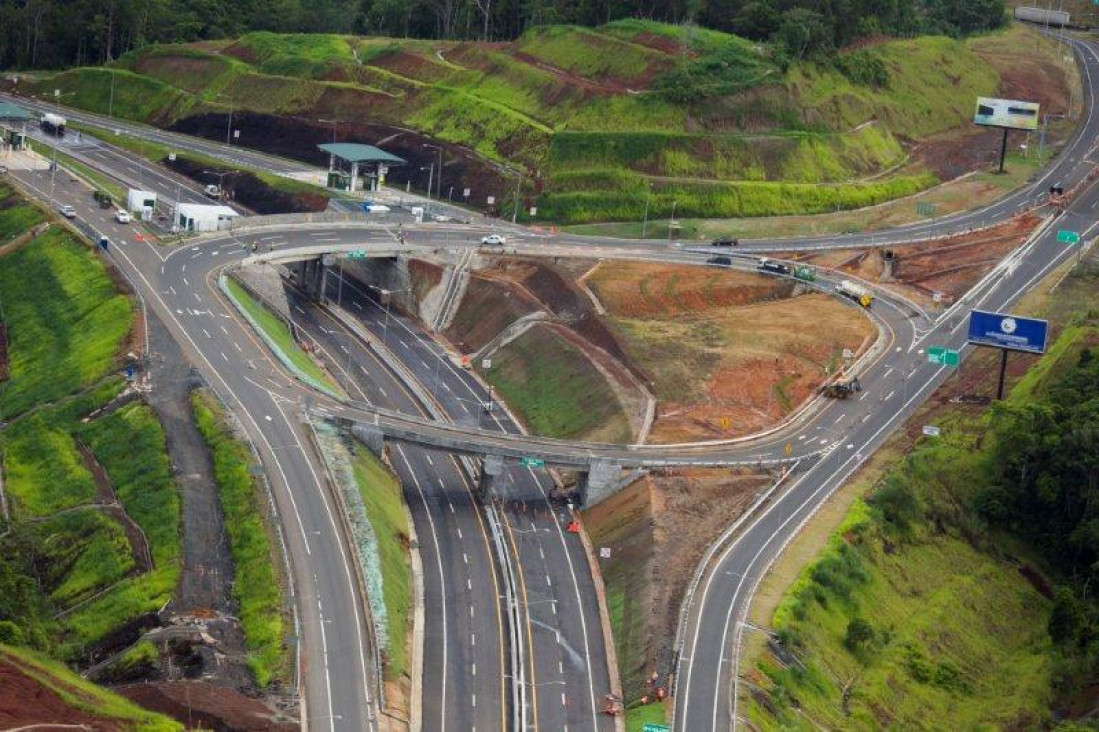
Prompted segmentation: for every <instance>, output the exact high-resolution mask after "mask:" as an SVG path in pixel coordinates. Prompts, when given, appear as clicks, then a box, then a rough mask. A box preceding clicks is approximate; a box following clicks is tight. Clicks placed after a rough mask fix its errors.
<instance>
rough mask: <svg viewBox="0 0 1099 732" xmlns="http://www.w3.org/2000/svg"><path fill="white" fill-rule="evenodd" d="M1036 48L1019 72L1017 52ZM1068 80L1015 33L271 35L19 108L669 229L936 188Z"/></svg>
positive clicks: (168, 56)
mask: <svg viewBox="0 0 1099 732" xmlns="http://www.w3.org/2000/svg"><path fill="white" fill-rule="evenodd" d="M1023 44H1025V45H1026V48H1027V49H1028V53H1027V54H1025V58H1020V55H1019V54H1004V53H1001V51H1002V50H1003V48H1005V47H1007V48H1018V47H1019V46H1020V45H1023ZM1073 81H1074V80H1073V78H1072V72H1071V69H1069V68H1068V67H1067V66H1066V64H1065V62H1064V60H1063V58H1062V57H1061V55H1060V54H1059V53H1058V52H1057V50H1056V47H1055V46H1054V45H1051V44H1049V43H1048V42H1047V41H1045V40H1042V39H1040V38H1039V37H1038V36H1037V34H1035V33H1033V32H1032V31H1030V30H1027V29H1023V28H1021V27H1016V28H1011V29H1009V30H1006V31H1003V32H999V33H996V34H993V35H989V36H984V37H978V38H973V39H969V40H965V41H959V40H954V39H949V38H943V37H924V38H916V39H905V40H882V41H881V42H876V43H867V44H864V45H863V46H862V47H860V48H858V49H852V50H847V51H844V52H843V53H841V54H840V56H839V57H838V58H837V60H835V61H829V62H822V63H816V64H811V63H808V62H798V63H794V64H792V65H791V64H790V63H789V62H788V61H787V60H785V59H783V58H782V57H781V56H779V55H776V53H775V52H774V51H773V49H772V48H770V47H769V46H767V45H766V44H755V43H751V42H749V41H746V40H744V39H741V38H738V37H736V36H732V35H728V34H724V33H720V32H716V31H709V30H705V29H699V28H684V27H681V26H671V25H665V24H660V23H652V22H643V21H633V20H630V21H617V22H614V23H610V24H608V25H605V26H602V27H599V28H596V29H588V28H579V27H572V26H550V27H543V28H537V29H533V30H531V31H529V32H527V33H526V34H524V35H523V36H522V37H520V38H519V39H517V40H515V41H513V42H509V43H476V42H460V41H430V40H410V39H390V38H360V37H352V36H335V35H276V34H272V33H266V32H257V33H251V34H248V35H245V36H243V37H241V38H238V39H235V40H231V41H220V42H204V43H197V44H188V45H162V46H151V47H148V48H145V49H142V50H139V51H135V52H132V53H130V54H127V55H126V56H123V57H122V58H121V59H120V60H119V61H117V62H116V63H115V64H114V66H113V68H110V69H107V68H78V69H73V70H70V71H67V72H64V73H61V74H58V75H53V76H49V77H47V76H43V75H38V76H37V77H33V78H31V79H30V80H29V83H24V84H23V86H22V87H21V91H30V92H32V93H35V92H36V93H46V94H52V92H53V89H55V88H60V89H61V90H62V91H63V92H66V93H70V92H71V93H72V96H70V97H69V99H68V101H69V102H70V103H72V104H74V105H77V106H81V107H84V108H87V109H90V110H94V111H99V112H107V111H108V106H109V105H111V102H110V100H111V98H112V92H111V87H112V85H113V87H114V91H113V113H114V114H117V115H120V116H124V117H129V118H131V119H137V120H141V121H145V122H151V123H153V124H157V125H161V126H165V127H172V128H175V129H178V130H182V131H186V132H192V133H196V134H200V135H205V136H208V137H211V138H213V139H224V136H225V131H226V125H227V122H228V116H227V115H228V112H229V110H230V108H231V109H232V110H233V128H234V129H239V130H240V137H239V138H238V139H239V144H242V145H247V146H250V147H256V148H260V149H264V150H269V151H272V152H277V153H281V154H285V155H290V156H293V157H297V158H301V159H306V160H312V161H314V162H317V163H323V162H324V160H323V159H322V157H321V156H320V154H319V153H318V152H317V150H316V149H315V146H316V144H317V143H320V142H327V141H330V140H331V139H332V137H333V127H335V135H336V137H337V138H339V139H347V140H360V141H364V142H370V143H378V144H381V145H383V146H384V147H385V148H386V149H388V150H390V151H392V152H394V153H396V154H398V155H401V156H402V157H404V158H406V159H407V160H409V161H410V164H409V165H407V166H404V167H401V168H395V169H393V170H391V172H390V175H389V180H388V182H389V183H390V184H391V185H395V186H402V187H403V186H404V185H405V183H406V182H411V184H412V185H413V186H415V187H419V188H424V187H426V184H427V178H428V175H429V171H428V170H427V169H426V168H427V167H428V166H429V165H430V163H432V162H434V161H435V160H436V159H437V158H436V151H435V150H434V149H433V148H425V147H424V146H423V144H424V143H425V142H427V143H433V144H437V143H439V142H442V143H443V144H444V145H445V147H446V151H445V153H444V165H443V175H442V184H441V186H440V187H439V189H438V190H439V191H440V193H442V194H443V195H447V196H448V197H451V198H453V199H454V200H462V196H463V194H464V192H465V189H467V188H468V189H470V195H469V197H468V199H467V202H468V203H469V204H470V205H471V206H474V207H477V208H489V205H488V203H487V200H488V197H489V196H492V197H494V198H495V201H496V203H495V205H496V206H498V207H500V208H501V209H504V210H510V208H509V207H508V203H507V200H508V199H509V197H512V196H513V195H514V194H513V193H511V191H513V190H514V187H515V182H516V177H517V176H518V175H519V174H520V173H522V174H523V176H524V184H525V187H524V188H523V198H524V204H525V205H524V206H523V209H524V214H526V213H528V211H529V209H528V206H527V205H526V204H531V205H536V206H537V208H538V216H539V218H545V219H552V220H556V221H561V222H583V221H594V220H625V219H640V218H641V216H642V205H643V200H644V198H645V197H646V191H648V190H649V186H651V190H652V196H651V201H650V215H651V216H654V217H666V216H669V215H670V214H671V211H672V207H673V205H674V206H677V209H676V210H677V211H678V212H679V213H680V214H683V215H685V216H743V215H751V216H758V215H768V214H782V213H796V212H817V211H824V210H835V209H839V208H853V207H859V206H865V205H870V204H874V203H878V202H881V201H884V200H888V199H890V198H895V197H898V196H902V195H907V194H909V193H912V192H914V191H916V190H919V189H920V188H923V187H926V186H928V185H930V184H932V183H934V182H935V181H936V180H937V179H938V177H939V171H937V170H936V169H935V166H926V165H905V163H906V161H908V160H909V158H910V155H909V153H910V152H911V150H912V149H913V148H914V147H916V146H918V145H919V143H920V142H922V141H925V140H928V139H929V138H931V137H933V136H942V135H943V134H946V133H950V132H952V131H958V130H961V129H969V119H970V117H971V115H972V110H973V104H974V100H975V98H976V97H977V96H978V95H997V94H999V95H1003V96H1012V95H1018V96H1024V97H1025V98H1028V99H1029V98H1034V99H1037V100H1038V101H1040V102H1042V103H1043V105H1044V108H1045V109H1047V110H1048V111H1051V112H1058V111H1065V110H1066V109H1067V108H1068V106H1069V102H1070V97H1071V91H1070V90H1071V88H1072V86H1073ZM322 120H336V123H335V125H333V124H332V123H331V122H330V121H329V122H326V121H322ZM944 144H950V142H949V141H946V142H944V141H943V140H941V139H938V140H936V145H937V146H942V145H944ZM966 144H967V145H968V146H971V145H972V141H967V143H966ZM990 145H991V143H990ZM986 162H987V161H986ZM421 168H424V169H423V170H421ZM951 174H952V175H955V174H957V172H953V171H952V172H951ZM436 180H437V179H436ZM806 184H827V185H825V186H809V185H806ZM511 200H513V198H512V199H511Z"/></svg>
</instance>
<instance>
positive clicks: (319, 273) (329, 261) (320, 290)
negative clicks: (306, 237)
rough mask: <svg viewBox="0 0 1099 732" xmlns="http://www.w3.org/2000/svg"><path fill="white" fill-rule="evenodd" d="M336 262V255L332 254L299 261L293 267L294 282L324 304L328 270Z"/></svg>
mask: <svg viewBox="0 0 1099 732" xmlns="http://www.w3.org/2000/svg"><path fill="white" fill-rule="evenodd" d="M335 264H336V257H335V255H332V254H325V255H324V256H322V257H318V258H316V259H306V260H304V261H302V262H297V263H296V265H295V266H294V267H293V268H291V272H293V274H294V282H295V284H296V285H297V286H298V287H300V288H301V289H302V290H303V291H304V292H305V294H307V295H309V297H311V298H313V299H314V300H316V301H317V302H320V303H322V304H323V303H324V302H325V301H326V300H325V296H324V294H325V286H326V285H327V284H328V270H329V269H330V268H331V267H333V266H334V265H335Z"/></svg>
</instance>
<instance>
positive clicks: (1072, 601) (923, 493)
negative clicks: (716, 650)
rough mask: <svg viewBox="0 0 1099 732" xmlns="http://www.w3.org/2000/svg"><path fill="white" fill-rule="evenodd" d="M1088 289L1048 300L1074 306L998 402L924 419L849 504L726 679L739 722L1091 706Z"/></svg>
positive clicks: (1032, 723) (855, 721) (831, 723)
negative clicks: (751, 657) (904, 448)
mask: <svg viewBox="0 0 1099 732" xmlns="http://www.w3.org/2000/svg"><path fill="white" fill-rule="evenodd" d="M1097 282H1099V278H1097V274H1096V269H1095V265H1094V264H1092V265H1090V267H1086V268H1085V270H1084V272H1083V274H1081V275H1076V276H1074V277H1073V278H1071V279H1070V280H1069V281H1068V284H1067V285H1066V287H1064V288H1062V290H1061V291H1060V292H1059V293H1058V301H1059V302H1058V303H1057V304H1054V305H1053V313H1051V314H1052V315H1053V316H1054V317H1055V318H1057V319H1059V320H1060V322H1061V323H1065V317H1064V316H1065V315H1066V310H1065V308H1064V306H1063V305H1062V304H1060V301H1062V300H1065V301H1069V302H1073V303H1074V304H1075V305H1074V306H1075V307H1076V308H1077V309H1076V311H1075V313H1074V314H1073V313H1068V315H1069V317H1068V318H1067V321H1068V323H1067V326H1066V327H1065V328H1064V330H1063V331H1062V332H1061V334H1060V336H1059V338H1058V340H1057V341H1056V343H1055V345H1054V346H1053V347H1052V348H1051V349H1050V352H1049V353H1048V354H1047V355H1046V356H1045V357H1043V358H1042V359H1041V360H1040V361H1038V362H1037V364H1036V365H1035V366H1033V367H1032V368H1031V370H1030V372H1029V373H1028V374H1027V375H1026V376H1025V377H1023V379H1022V380H1021V381H1020V382H1019V384H1018V385H1017V386H1016V387H1015V388H1014V390H1013V392H1012V394H1011V396H1010V398H1009V399H1008V400H1007V402H1006V403H1003V404H999V405H995V406H994V407H993V408H992V409H991V410H974V409H972V408H970V409H968V410H963V409H960V408H958V407H950V408H945V411H944V409H940V410H939V413H940V416H939V417H938V419H937V422H938V424H939V425H940V426H941V427H942V436H941V437H939V438H935V439H929V438H922V439H920V440H919V441H918V442H917V443H916V445H915V447H914V449H913V450H912V451H911V452H910V453H909V454H908V455H907V456H906V457H904V458H903V459H902V460H900V461H899V462H897V463H895V464H894V465H893V466H892V467H891V468H889V469H888V470H887V471H886V472H885V473H884V475H883V477H881V478H880V480H878V481H877V483H876V485H875V486H874V488H873V489H872V490H871V491H870V493H869V494H868V495H867V496H866V497H865V499H856V500H855V502H854V504H853V506H852V508H851V509H850V511H849V513H848V514H847V516H846V518H845V519H844V520H843V521H842V523H841V524H840V526H839V527H838V528H837V529H836V530H835V531H834V532H833V533H832V535H831V537H830V538H829V539H828V543H827V546H826V547H825V549H824V550H823V552H821V553H820V554H819V555H818V556H817V557H816V558H815V559H814V560H813V561H812V563H811V564H809V566H808V567H806V568H805V569H804V570H803V571H802V572H801V573H800V575H799V576H798V577H797V579H796V580H795V581H794V583H793V584H792V586H790V587H789V589H788V590H787V591H786V592H785V594H784V595H783V597H782V599H781V601H780V602H779V604H778V606H777V609H776V610H775V611H774V615H773V618H772V619H770V620H769V621H768V620H764V622H765V623H768V624H769V625H770V626H771V627H772V628H773V629H774V631H775V633H776V635H775V637H774V640H772V641H771V643H770V645H769V647H768V648H767V649H765V650H763V652H762V654H761V655H760V656H759V658H757V659H756V661H755V662H754V663H753V664H749V665H748V666H747V669H748V670H747V672H746V678H747V681H748V683H745V684H742V686H741V690H742V694H743V699H744V700H745V708H746V710H747V711H746V714H747V716H748V717H749V719H750V720H751V722H752V724H753V726H754V727H755V728H757V729H790V728H799V729H814V728H819V727H822V726H823V727H827V728H832V729H837V728H838V729H865V728H871V727H887V726H890V727H896V728H913V727H917V728H926V727H927V726H929V725H928V720H936V725H937V726H945V727H950V728H955V729H973V728H986V727H987V728H1001V729H1005V728H1006V729H1021V728H1038V727H1047V726H1052V725H1054V724H1055V720H1056V719H1058V718H1063V717H1065V716H1068V717H1070V718H1073V717H1082V716H1084V715H1088V714H1090V713H1091V710H1092V707H1093V705H1094V702H1093V699H1094V693H1095V689H1096V682H1097V680H1099V673H1097V669H1099V664H1097V663H1096V654H1095V652H1094V646H1093V645H1089V643H1088V640H1087V639H1089V638H1093V637H1094V631H1095V627H1096V625H1095V623H1096V618H1097V617H1099V610H1097V608H1096V606H1095V602H1094V600H1092V599H1091V594H1090V593H1089V592H1088V589H1087V588H1088V584H1089V582H1090V580H1091V579H1093V578H1094V577H1093V575H1094V572H1095V568H1094V567H1095V565H1094V557H1095V555H1096V551H1097V546H1099V543H1097V542H1096V541H1095V538H1094V533H1093V532H1092V531H1091V530H1090V528H1089V527H1090V526H1091V525H1093V522H1094V520H1095V519H1094V509H1093V508H1091V506H1092V505H1093V494H1094V475H1095V472H1094V471H1095V467H1094V455H1095V454H1096V447H1095V429H1094V425H1095V420H1096V417H1095V414H1096V408H1095V394H1096V388H1097V385H1099V367H1097V366H1096V364H1097V363H1099V361H1097V360H1096V356H1097V355H1099V321H1097V319H1096V316H1097V314H1096V312H1095V310H1094V308H1091V307H1090V305H1091V303H1093V302H1094V293H1095V287H1096V283H1097ZM990 375H991V374H990ZM944 401H945V400H944ZM1086 476H1091V480H1090V483H1089V479H1088V478H1087V477H1086ZM758 643H759V641H758V640H755V641H752V644H758Z"/></svg>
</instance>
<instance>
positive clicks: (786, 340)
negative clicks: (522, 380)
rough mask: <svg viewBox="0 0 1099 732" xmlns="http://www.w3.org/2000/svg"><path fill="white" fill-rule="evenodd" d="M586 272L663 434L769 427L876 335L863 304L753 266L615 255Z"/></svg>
mask: <svg viewBox="0 0 1099 732" xmlns="http://www.w3.org/2000/svg"><path fill="white" fill-rule="evenodd" d="M588 281H589V283H590V285H591V287H592V289H593V290H594V291H595V292H596V295H597V296H598V297H599V299H600V301H601V302H602V303H603V305H604V306H605V307H606V309H607V312H608V321H609V324H610V325H611V327H612V329H613V330H614V332H615V334H616V335H617V336H618V339H619V341H620V342H621V343H622V345H623V347H624V348H625V350H626V352H627V353H628V355H629V357H630V358H631V360H632V361H633V363H634V364H635V365H636V367H637V368H638V369H639V370H640V371H642V372H643V373H645V374H646V376H647V378H648V380H649V387H650V389H651V390H652V392H653V394H654V395H655V396H656V398H657V400H658V402H659V406H658V408H657V414H656V422H655V424H654V426H653V429H652V433H651V435H650V438H649V441H650V442H655V443H660V442H665V443H666V442H683V441H693V440H702V439H719V438H724V437H735V436H739V435H744V434H750V433H752V432H756V431H758V430H761V429H764V428H766V427H768V426H769V425H772V424H774V423H775V422H777V421H779V420H781V419H782V418H783V417H784V416H786V415H788V414H790V412H791V411H793V410H794V409H796V408H797V406H798V405H799V404H801V403H802V402H803V401H804V400H805V399H806V398H808V397H809V396H810V395H811V394H812V392H813V390H814V389H815V388H816V387H817V385H819V384H820V383H821V381H822V380H823V379H824V378H825V377H826V376H827V374H828V373H834V372H835V369H836V368H838V366H839V365H840V363H841V357H842V354H843V351H844V349H850V350H851V351H858V350H860V349H862V348H865V347H867V346H868V345H869V344H870V343H871V342H872V340H873V338H874V336H875V330H874V327H873V325H872V324H871V323H870V322H869V320H868V319H867V318H866V316H865V314H864V313H862V312H861V311H860V310H858V309H857V308H854V307H851V306H849V305H847V304H845V303H842V302H839V301H838V300H836V299H835V298H832V297H829V296H827V295H822V294H817V293H812V294H798V289H797V287H798V286H797V285H795V284H794V283H792V282H790V281H785V280H777V279H774V278H769V277H763V276H760V275H755V274H751V273H745V272H730V271H724V270H716V269H714V270H700V269H698V268H696V267H686V266H664V265H653V264H645V263H627V264H619V263H613V264H612V263H608V264H606V265H604V266H603V267H601V268H600V269H599V270H598V271H597V272H596V273H595V274H594V275H593V276H592V277H590V278H589V280H588Z"/></svg>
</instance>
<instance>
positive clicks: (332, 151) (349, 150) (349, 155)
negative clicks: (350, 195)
mask: <svg viewBox="0 0 1099 732" xmlns="http://www.w3.org/2000/svg"><path fill="white" fill-rule="evenodd" d="M317 147H318V148H320V149H321V150H323V151H324V152H326V153H328V187H329V188H338V189H340V190H345V191H362V190H367V191H376V190H378V186H380V185H382V184H383V183H385V176H386V174H387V173H388V172H389V168H390V166H394V165H404V164H405V163H406V162H407V161H406V160H404V158H399V157H397V156H396V155H393V154H392V153H387V152H386V151H385V150H382V149H381V148H377V147H374V146H373V145H362V144H360V143H357V142H330V143H325V144H323V145H317Z"/></svg>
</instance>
